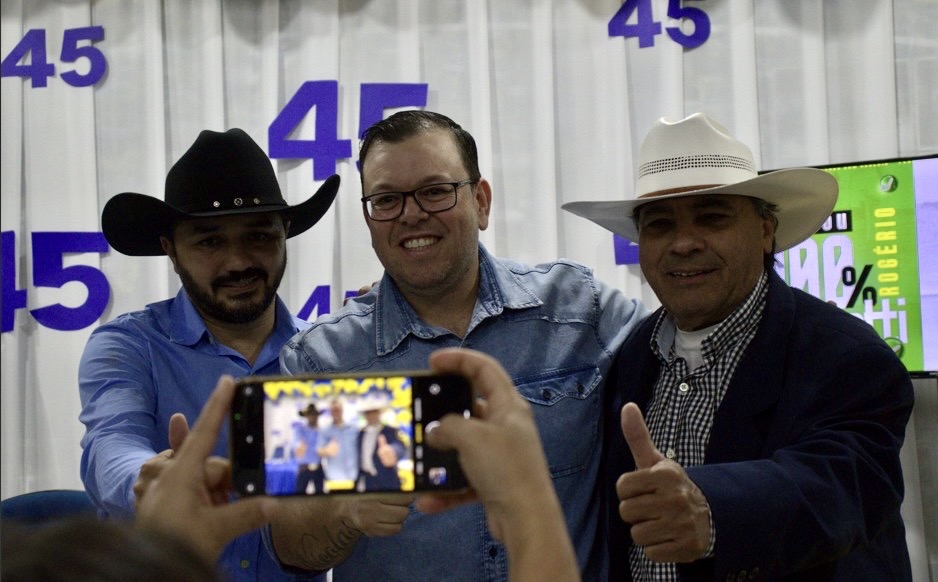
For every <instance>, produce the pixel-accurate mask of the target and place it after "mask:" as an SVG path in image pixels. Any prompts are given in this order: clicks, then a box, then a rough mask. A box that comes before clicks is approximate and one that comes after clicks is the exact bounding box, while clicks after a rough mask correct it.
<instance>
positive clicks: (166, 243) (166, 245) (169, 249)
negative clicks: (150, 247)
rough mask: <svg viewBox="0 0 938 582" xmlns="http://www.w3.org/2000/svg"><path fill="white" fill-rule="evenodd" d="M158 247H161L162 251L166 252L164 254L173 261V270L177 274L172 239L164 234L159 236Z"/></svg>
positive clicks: (174, 248) (177, 269)
mask: <svg viewBox="0 0 938 582" xmlns="http://www.w3.org/2000/svg"><path fill="white" fill-rule="evenodd" d="M160 247H161V248H162V249H163V252H164V253H166V256H167V257H169V260H171V261H172V262H173V270H174V271H176V274H177V275H178V274H179V268H178V267H177V266H176V247H175V246H173V241H171V240H169V239H168V238H166V237H165V236H161V237H160Z"/></svg>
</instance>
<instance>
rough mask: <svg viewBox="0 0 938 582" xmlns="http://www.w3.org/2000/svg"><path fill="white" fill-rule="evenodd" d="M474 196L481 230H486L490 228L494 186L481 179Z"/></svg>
mask: <svg viewBox="0 0 938 582" xmlns="http://www.w3.org/2000/svg"><path fill="white" fill-rule="evenodd" d="M474 194H475V199H476V205H477V207H478V212H479V230H485V229H486V228H488V226H489V211H490V210H491V209H492V185H491V184H489V183H488V180H486V179H485V178H479V183H478V184H476V185H475V188H474Z"/></svg>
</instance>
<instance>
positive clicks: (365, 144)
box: [358, 109, 482, 181]
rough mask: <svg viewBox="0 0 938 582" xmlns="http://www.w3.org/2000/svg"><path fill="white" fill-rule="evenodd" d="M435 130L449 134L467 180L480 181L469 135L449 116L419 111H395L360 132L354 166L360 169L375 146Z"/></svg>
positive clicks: (480, 174) (476, 160) (473, 143)
mask: <svg viewBox="0 0 938 582" xmlns="http://www.w3.org/2000/svg"><path fill="white" fill-rule="evenodd" d="M436 129H443V130H447V131H449V132H450V133H451V134H452V136H453V141H454V142H455V143H456V147H457V148H458V149H459V153H460V155H461V156H462V161H463V165H464V166H466V171H467V172H468V173H469V176H467V178H468V179H470V180H478V179H479V178H481V177H482V173H481V172H479V152H478V150H477V149H476V141H475V139H473V138H472V135H471V134H470V133H469V132H468V131H466V130H465V129H463V128H462V127H461V126H460V125H459V124H458V123H456V122H455V121H453V120H452V119H450V118H449V117H446V116H445V115H442V114H440V113H434V112H433V111H423V110H420V109H411V110H407V111H399V112H397V113H395V114H394V115H391V116H390V117H388V118H386V119H382V120H381V121H378V122H377V123H375V124H374V125H372V126H371V127H369V128H368V129H366V130H365V131H364V132H362V140H361V145H360V146H359V148H358V163H359V164H361V167H362V168H364V167H365V159H366V158H367V157H368V151H369V150H370V149H371V146H373V145H374V144H375V143H381V142H386V143H399V142H402V141H404V140H405V139H407V138H410V137H413V136H415V135H417V134H420V133H426V132H428V131H433V130H436ZM362 181H364V174H362Z"/></svg>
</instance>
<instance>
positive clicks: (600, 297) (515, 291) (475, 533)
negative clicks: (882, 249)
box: [281, 245, 647, 582]
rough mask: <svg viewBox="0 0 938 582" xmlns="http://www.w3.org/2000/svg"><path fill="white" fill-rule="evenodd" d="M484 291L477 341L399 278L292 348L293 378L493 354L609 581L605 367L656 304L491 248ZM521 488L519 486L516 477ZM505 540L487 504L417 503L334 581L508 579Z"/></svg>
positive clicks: (591, 563)
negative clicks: (444, 322)
mask: <svg viewBox="0 0 938 582" xmlns="http://www.w3.org/2000/svg"><path fill="white" fill-rule="evenodd" d="M479 259H480V274H481V276H480V285H479V297H478V299H477V301H476V305H475V308H474V309H473V313H472V318H471V321H470V324H469V329H468V331H467V333H466V337H465V338H459V337H457V336H456V335H454V334H452V333H450V332H449V331H447V330H445V329H441V328H437V327H431V326H429V325H427V324H426V323H424V322H423V321H421V320H420V318H419V317H418V316H417V314H416V313H415V312H414V310H413V309H412V308H411V307H410V305H409V304H408V303H407V302H406V301H405V300H404V298H403V296H402V295H401V294H400V291H399V290H398V289H397V287H396V285H395V284H394V282H393V281H392V280H391V279H390V277H389V276H388V275H387V274H385V276H384V278H383V279H382V280H381V282H380V283H379V284H378V285H377V286H375V287H374V288H373V289H372V290H371V291H370V292H369V293H367V294H366V295H363V296H361V297H359V298H356V299H353V300H351V301H349V303H348V304H347V305H346V306H345V307H344V308H343V309H341V310H339V311H338V312H336V313H333V314H331V315H327V316H323V317H320V318H319V319H318V320H317V321H316V322H315V323H314V324H313V325H312V326H311V327H310V328H308V329H307V330H305V331H303V332H301V333H300V334H298V335H297V336H296V337H294V338H293V339H291V340H290V341H289V342H287V344H286V345H285V346H284V349H283V351H282V352H281V367H282V368H283V370H284V371H285V372H289V373H291V374H296V373H302V372H337V371H349V372H354V371H359V370H402V369H418V368H426V367H427V358H428V356H429V355H430V353H432V352H433V351H435V350H437V349H439V348H444V347H456V346H459V347H465V348H472V349H475V350H479V351H482V352H486V353H488V354H490V355H492V356H494V357H495V358H497V359H498V360H499V361H500V362H501V363H502V365H503V366H504V367H505V368H506V370H507V371H508V373H509V375H510V376H511V378H512V380H513V381H514V383H515V385H516V386H517V388H518V391H519V392H520V393H521V395H522V396H524V397H525V398H526V399H527V400H528V401H529V402H530V403H531V405H532V407H533V409H534V416H535V420H536V422H537V425H538V428H539V431H540V436H541V440H542V442H543V444H544V449H545V452H546V454H547V460H548V463H549V466H550V471H551V474H552V476H553V480H554V485H555V487H556V490H557V494H558V496H559V498H560V502H561V505H562V506H563V509H564V514H565V517H566V520H567V525H568V528H569V531H570V537H571V539H572V541H573V544H574V547H575V549H576V554H577V559H578V562H579V565H580V568H581V571H582V573H583V579H584V580H600V579H604V578H605V572H606V561H607V560H606V556H605V538H604V531H603V528H602V526H601V524H602V522H601V520H600V515H599V502H600V494H599V489H598V487H599V460H600V449H601V432H600V427H601V426H602V410H603V406H602V403H603V392H604V388H603V385H604V375H605V373H606V371H607V370H608V368H609V365H610V363H611V361H612V358H613V356H614V355H615V353H616V351H617V349H618V348H619V345H620V344H621V343H622V341H623V340H624V339H625V337H626V335H628V333H629V332H630V331H631V330H632V328H633V327H634V326H635V325H636V324H637V323H638V321H639V320H641V319H642V318H643V317H645V316H646V315H647V310H646V308H645V307H644V306H643V305H641V304H640V303H638V302H637V301H635V300H629V299H627V298H626V297H625V296H624V295H623V294H622V293H621V292H619V291H617V290H615V289H612V288H610V287H608V286H606V285H604V284H602V283H601V282H599V281H597V280H596V279H594V278H593V275H592V272H591V271H590V270H589V269H588V268H586V267H584V266H582V265H578V264H575V263H572V262H569V261H563V260H562V261H558V262H554V263H549V264H544V265H538V266H536V267H529V266H525V265H521V264H518V263H514V262H511V261H507V260H503V259H498V258H495V257H493V256H492V255H490V254H489V253H488V252H487V251H486V250H485V248H484V247H482V246H481V245H480V248H479ZM506 486H510V484H506ZM507 575H508V562H507V559H506V555H505V550H504V548H503V547H502V546H501V545H500V544H498V543H497V542H496V541H495V539H494V538H493V537H492V536H491V534H490V533H489V531H488V529H487V527H486V524H485V518H484V513H483V511H482V508H481V506H480V505H478V504H475V505H469V506H464V507H460V508H458V509H455V510H452V511H449V512H446V513H443V514H438V515H424V514H420V513H416V512H415V511H413V510H412V511H411V514H410V516H409V517H408V518H407V521H406V522H405V524H404V528H403V531H402V532H401V533H399V534H397V535H394V536H390V537H363V538H361V539H360V540H359V542H358V544H357V545H356V547H355V550H354V551H353V553H352V555H351V556H350V557H349V558H348V559H347V560H346V561H345V562H343V563H342V564H341V565H339V566H337V567H336V568H335V569H334V571H333V580H335V581H337V582H338V581H343V580H435V579H436V580H442V579H445V580H505V579H506V578H507Z"/></svg>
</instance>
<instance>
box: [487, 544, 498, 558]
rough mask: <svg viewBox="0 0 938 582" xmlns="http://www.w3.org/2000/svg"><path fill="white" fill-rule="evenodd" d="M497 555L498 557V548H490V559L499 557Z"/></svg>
mask: <svg viewBox="0 0 938 582" xmlns="http://www.w3.org/2000/svg"><path fill="white" fill-rule="evenodd" d="M497 555H498V548H496V547H495V546H492V547H491V548H489V557H490V558H495V556H497Z"/></svg>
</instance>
